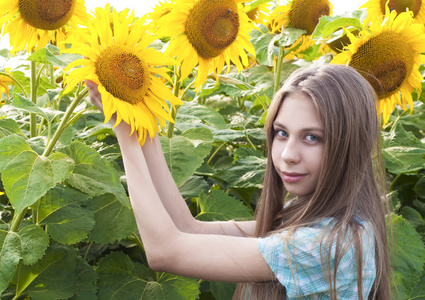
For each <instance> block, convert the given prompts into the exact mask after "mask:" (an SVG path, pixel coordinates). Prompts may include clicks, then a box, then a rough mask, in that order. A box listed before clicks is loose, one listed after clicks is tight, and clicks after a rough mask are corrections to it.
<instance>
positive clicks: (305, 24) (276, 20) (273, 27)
mask: <svg viewBox="0 0 425 300" xmlns="http://www.w3.org/2000/svg"><path fill="white" fill-rule="evenodd" d="M330 15H332V4H331V3H330V2H329V1H328V0H292V1H289V2H288V4H287V5H281V6H277V7H276V8H275V9H274V10H273V12H272V13H271V15H270V19H269V28H270V31H271V32H278V31H280V30H281V29H282V28H286V27H288V26H289V27H293V28H299V29H303V30H305V31H306V34H307V35H311V34H312V33H313V31H314V29H315V28H316V25H317V23H319V18H320V17H321V16H330Z"/></svg>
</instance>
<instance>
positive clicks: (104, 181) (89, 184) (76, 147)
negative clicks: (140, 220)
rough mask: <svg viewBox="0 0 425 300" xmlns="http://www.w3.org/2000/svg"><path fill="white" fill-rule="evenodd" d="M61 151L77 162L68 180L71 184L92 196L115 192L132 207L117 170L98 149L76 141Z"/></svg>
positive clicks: (121, 200) (120, 199)
mask: <svg viewBox="0 0 425 300" xmlns="http://www.w3.org/2000/svg"><path fill="white" fill-rule="evenodd" d="M61 152H62V153H65V154H66V155H68V156H69V157H71V159H73V160H74V162H75V165H74V171H73V173H72V174H71V175H70V176H69V178H68V179H67V180H66V182H67V183H68V184H69V185H71V186H72V187H74V188H76V189H78V190H80V191H81V192H83V193H86V194H89V195H90V196H92V197H94V196H99V195H103V194H106V193H111V194H114V195H115V196H117V199H118V200H119V201H120V202H121V204H123V205H124V206H126V207H128V208H130V201H129V200H128V197H127V195H126V193H125V190H124V187H123V186H122V184H121V181H120V177H119V175H118V173H117V171H116V170H115V169H114V168H113V167H112V166H111V164H110V163H109V162H108V161H107V160H105V159H103V158H102V157H101V156H100V154H99V153H98V152H97V151H95V150H93V149H91V148H90V147H89V146H86V145H84V144H83V143H80V142H74V143H72V144H71V145H70V146H69V147H66V148H64V149H62V150H61Z"/></svg>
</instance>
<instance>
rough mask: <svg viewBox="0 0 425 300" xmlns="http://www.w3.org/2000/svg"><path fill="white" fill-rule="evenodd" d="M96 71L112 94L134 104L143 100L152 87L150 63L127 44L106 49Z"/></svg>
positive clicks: (98, 61) (98, 60)
mask: <svg viewBox="0 0 425 300" xmlns="http://www.w3.org/2000/svg"><path fill="white" fill-rule="evenodd" d="M95 72H96V75H97V76H98V77H99V81H100V83H101V84H102V85H103V86H104V87H105V89H106V90H107V91H108V92H109V93H110V94H111V95H112V96H114V97H115V98H118V99H120V100H122V101H125V102H128V103H130V104H133V105H134V104H137V103H139V102H140V101H142V100H143V96H144V95H145V94H146V92H147V91H148V89H149V87H150V71H149V66H148V64H147V63H146V62H145V61H144V60H143V59H141V58H140V57H139V56H138V55H137V54H135V53H134V52H133V51H132V49H130V48H128V47H126V46H121V45H114V46H111V47H109V48H107V49H105V50H104V51H103V52H102V53H101V55H100V56H99V58H98V59H97V61H96V63H95Z"/></svg>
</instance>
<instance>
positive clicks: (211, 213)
mask: <svg viewBox="0 0 425 300" xmlns="http://www.w3.org/2000/svg"><path fill="white" fill-rule="evenodd" d="M199 206H200V208H201V212H200V213H199V214H198V215H197V216H196V219H198V220H201V221H227V220H235V219H236V220H250V219H252V215H251V212H250V210H249V209H248V208H247V207H246V206H245V205H244V204H243V203H242V202H241V201H239V200H237V199H235V198H233V197H231V196H229V195H228V194H227V193H225V192H224V191H219V190H212V191H211V194H210V195H209V196H208V197H207V196H206V195H205V193H204V192H201V194H200V195H199Z"/></svg>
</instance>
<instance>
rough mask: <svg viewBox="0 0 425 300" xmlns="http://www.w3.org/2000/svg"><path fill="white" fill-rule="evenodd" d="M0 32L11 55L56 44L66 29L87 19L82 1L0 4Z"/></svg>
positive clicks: (0, 0) (21, 0) (2, 1)
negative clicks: (8, 42) (12, 52)
mask: <svg viewBox="0 0 425 300" xmlns="http://www.w3.org/2000/svg"><path fill="white" fill-rule="evenodd" d="M0 11H1V12H2V13H1V15H0V16H1V18H0V28H1V27H2V26H3V25H4V28H3V34H5V33H8V34H9V37H10V45H11V46H12V48H13V50H14V52H16V51H20V50H23V49H24V48H26V50H27V52H30V51H32V50H37V49H39V48H42V47H45V46H46V45H47V43H48V42H49V41H51V42H53V43H55V44H56V43H60V42H61V41H63V40H64V39H65V37H66V31H67V28H68V27H69V26H71V27H76V26H77V25H78V24H84V23H85V21H86V20H87V19H88V15H87V12H86V8H85V6H84V0H0Z"/></svg>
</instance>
